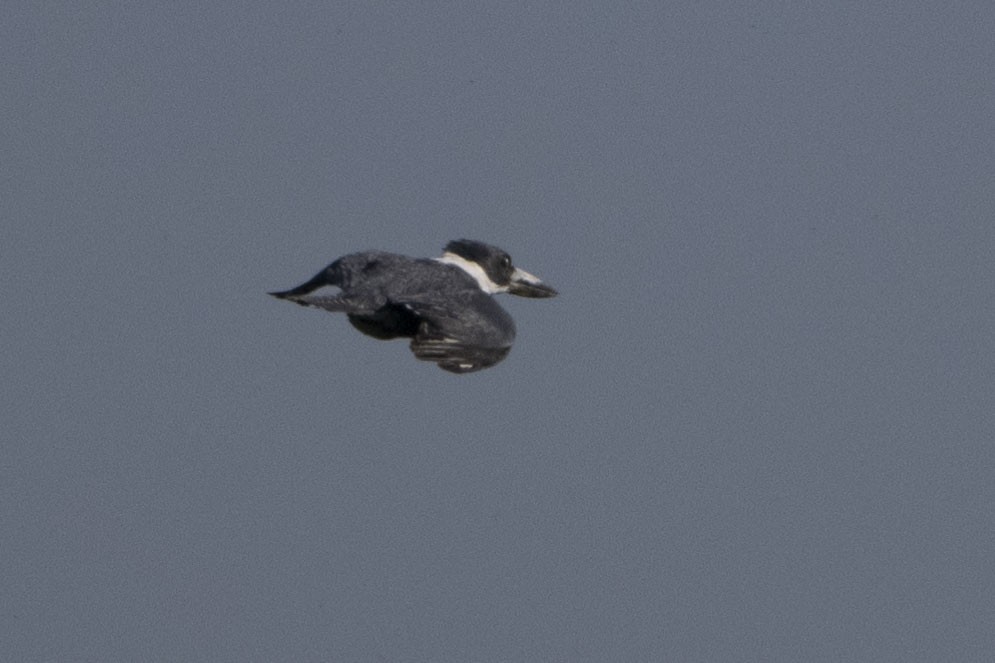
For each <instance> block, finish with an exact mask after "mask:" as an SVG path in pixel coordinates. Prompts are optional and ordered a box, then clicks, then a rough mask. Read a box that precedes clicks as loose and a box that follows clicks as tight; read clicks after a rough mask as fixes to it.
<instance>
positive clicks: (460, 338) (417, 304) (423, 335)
mask: <svg viewBox="0 0 995 663" xmlns="http://www.w3.org/2000/svg"><path fill="white" fill-rule="evenodd" d="M403 305H404V306H405V307H406V308H407V309H408V310H410V311H411V312H412V313H413V314H414V315H415V316H417V318H418V319H419V321H420V322H419V325H418V331H417V332H416V333H415V335H414V337H413V338H412V339H411V352H413V353H414V355H415V357H417V358H418V359H421V360H423V361H433V362H435V363H436V364H438V365H439V368H441V369H443V370H445V371H450V372H452V373H472V372H473V371H479V370H480V369H483V368H488V367H489V366H493V365H494V364H496V363H498V362H499V361H501V360H502V359H504V358H505V357H507V356H508V353H509V352H510V351H511V344H512V343H513V342H514V340H515V323H514V321H512V319H511V316H509V315H508V314H507V313H506V312H505V310H504V309H503V308H501V307H500V306H499V305H498V303H497V302H495V301H494V300H493V299H492V298H491V297H490V295H487V294H485V293H483V292H480V291H467V292H465V293H459V294H458V295H457V296H453V295H452V293H450V294H449V296H447V297H445V298H441V297H440V298H426V300H421V301H407V302H404V303H403Z"/></svg>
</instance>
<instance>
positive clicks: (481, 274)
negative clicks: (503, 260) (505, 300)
mask: <svg viewBox="0 0 995 663" xmlns="http://www.w3.org/2000/svg"><path fill="white" fill-rule="evenodd" d="M435 260H437V261H439V262H443V263H446V264H447V265H455V266H456V267H459V268H460V269H462V270H463V271H464V272H466V273H467V274H469V275H470V276H471V277H472V278H473V280H474V281H476V282H477V285H478V286H479V287H480V289H481V290H483V291H484V292H486V293H488V294H491V295H493V294H495V293H498V292H508V286H503V285H498V284H497V283H495V282H494V281H492V280H491V277H489V276H487V272H485V271H484V269H483V267H481V266H480V265H478V264H477V263H475V262H471V261H469V260H467V259H466V258H464V257H463V256H458V255H456V254H455V253H449V252H446V253H443V254H442V257H441V258H436V259H435ZM533 278H534V277H533Z"/></svg>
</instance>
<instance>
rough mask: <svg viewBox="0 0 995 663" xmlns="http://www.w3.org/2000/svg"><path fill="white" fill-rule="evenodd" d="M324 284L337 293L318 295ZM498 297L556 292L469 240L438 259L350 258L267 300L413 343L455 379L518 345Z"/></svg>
mask: <svg viewBox="0 0 995 663" xmlns="http://www.w3.org/2000/svg"><path fill="white" fill-rule="evenodd" d="M325 286H335V287H337V288H339V292H337V293H332V294H321V293H320V292H315V291H318V290H320V289H322V288H324V287H325ZM499 292H508V293H511V294H513V295H519V296H522V297H553V296H555V295H556V294H557V293H556V290H554V289H553V288H551V287H549V286H548V285H546V284H545V283H543V282H542V281H540V280H539V279H538V278H536V277H535V276H533V275H532V274H529V273H528V272H526V271H523V270H521V269H518V268H516V267H515V266H514V265H512V263H511V257H510V256H509V255H508V254H507V253H505V252H504V251H502V250H501V249H499V248H497V247H495V246H490V245H489V244H484V243H483V242H476V241H472V240H467V239H461V240H457V241H453V242H449V243H448V244H446V247H445V250H444V253H443V254H442V256H441V257H439V258H409V257H408V256H402V255H398V254H396V253H385V252H383V251H363V252H360V253H351V254H349V255H346V256H343V257H341V258H339V259H338V260H336V261H335V262H333V263H332V264H330V265H329V266H328V267H326V268H325V269H323V270H321V271H320V272H318V274H316V275H315V276H314V278H312V279H311V280H310V281H307V282H306V283H303V284H301V285H299V286H297V287H296V288H292V289H290V290H284V291H282V292H271V293H269V294H271V295H273V296H274V297H278V298H280V299H287V300H290V301H292V302H296V303H297V304H300V305H301V306H312V307H315V308H321V309H325V310H326V311H332V312H334V313H345V314H346V315H347V316H348V318H349V322H350V323H352V326H353V327H355V328H356V329H358V330H359V331H361V332H363V333H364V334H366V335H368V336H372V337H374V338H378V339H392V338H410V339H411V351H412V352H413V353H414V355H415V357H417V358H418V359H421V360H424V361H432V362H435V363H436V364H438V366H439V368H441V369H443V370H446V371H450V372H453V373H472V372H473V371H479V370H481V369H483V368H488V367H490V366H493V365H494V364H496V363H498V362H499V361H501V360H502V359H504V358H505V357H506V356H508V352H509V351H510V350H511V344H512V342H513V341H514V340H515V322H514V321H513V320H512V319H511V316H510V315H508V313H507V312H506V311H505V310H504V309H503V308H501V307H500V306H499V305H498V303H497V302H496V301H495V300H494V298H493V297H492V296H491V295H493V294H496V293H499ZM312 293H314V294H312Z"/></svg>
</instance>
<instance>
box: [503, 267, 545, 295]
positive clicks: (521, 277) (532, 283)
mask: <svg viewBox="0 0 995 663" xmlns="http://www.w3.org/2000/svg"><path fill="white" fill-rule="evenodd" d="M508 292H509V293H510V294H512V295H518V296H519V297H535V298H539V297H555V296H556V295H557V292H556V290H553V289H552V288H551V287H549V286H548V285H546V284H545V283H543V282H542V281H540V280H539V279H538V278H536V277H535V276H533V275H532V274H529V273H528V272H526V271H525V270H524V269H517V268H516V269H515V271H514V273H513V274H512V275H511V282H510V283H508Z"/></svg>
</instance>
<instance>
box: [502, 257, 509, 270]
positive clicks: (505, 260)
mask: <svg viewBox="0 0 995 663" xmlns="http://www.w3.org/2000/svg"><path fill="white" fill-rule="evenodd" d="M501 266H502V267H511V258H509V257H508V256H505V257H503V258H501Z"/></svg>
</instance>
